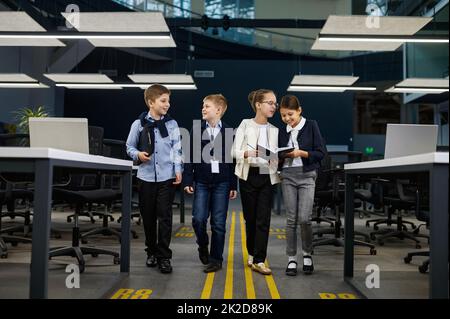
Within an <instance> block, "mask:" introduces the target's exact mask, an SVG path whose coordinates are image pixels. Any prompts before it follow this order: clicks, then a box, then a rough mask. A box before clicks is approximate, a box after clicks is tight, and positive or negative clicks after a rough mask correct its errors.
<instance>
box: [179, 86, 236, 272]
mask: <svg viewBox="0 0 450 319" xmlns="http://www.w3.org/2000/svg"><path fill="white" fill-rule="evenodd" d="M226 109H227V100H226V99H225V97H224V96H223V95H221V94H213V95H208V96H207V97H205V98H204V99H203V107H202V121H194V127H193V130H192V131H191V152H190V160H189V161H187V162H189V163H186V164H185V167H184V168H185V169H184V173H183V185H184V190H185V191H186V192H187V193H188V194H194V202H193V204H192V226H193V228H194V231H195V235H196V237H197V244H198V253H199V258H200V261H201V262H202V263H203V264H204V265H206V267H205V268H204V270H203V271H204V272H205V273H209V272H216V271H218V270H220V269H221V268H222V261H223V250H224V246H225V224H226V220H227V211H228V201H229V199H235V198H236V194H237V192H236V189H237V178H236V176H235V175H234V164H233V161H232V158H231V156H230V155H229V154H230V150H231V144H232V138H233V129H232V128H230V127H229V126H227V125H226V124H225V123H224V122H222V121H221V118H222V116H223V114H224V113H225V111H226ZM227 129H228V131H227ZM226 132H227V133H229V134H226ZM226 135H227V136H228V137H230V138H231V142H230V143H229V144H230V145H227V144H228V143H226V138H225V136H226ZM196 138H197V139H200V140H194V139H196ZM227 148H229V149H227ZM209 216H211V219H210V223H211V232H212V235H211V247H210V249H208V245H209V238H208V234H207V232H206V229H207V222H208V217H209Z"/></svg>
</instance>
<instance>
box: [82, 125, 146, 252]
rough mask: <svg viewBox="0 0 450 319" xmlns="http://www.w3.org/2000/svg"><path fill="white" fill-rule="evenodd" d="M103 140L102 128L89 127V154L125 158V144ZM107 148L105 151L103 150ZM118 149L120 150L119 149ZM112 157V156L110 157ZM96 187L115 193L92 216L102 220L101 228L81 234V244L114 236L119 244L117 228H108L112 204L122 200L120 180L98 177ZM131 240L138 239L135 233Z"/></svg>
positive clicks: (133, 232)
mask: <svg viewBox="0 0 450 319" xmlns="http://www.w3.org/2000/svg"><path fill="white" fill-rule="evenodd" d="M106 141H107V142H106V145H105V139H103V128H102V127H97V126H89V153H90V154H95V155H103V156H108V157H115V158H119V159H124V157H125V156H126V152H125V142H123V141H117V140H106ZM106 147H108V148H107V149H105V148H106ZM119 148H120V149H119ZM111 155H113V156H111ZM97 187H101V188H103V189H108V190H109V191H112V192H114V193H115V197H114V198H113V199H112V200H111V201H109V202H108V203H107V205H105V210H104V212H103V213H101V212H98V211H97V212H95V213H94V214H97V215H99V216H100V217H101V218H102V226H101V227H95V228H91V229H88V230H86V232H83V233H82V234H81V242H82V243H83V244H86V243H87V238H89V237H92V236H95V235H103V236H114V237H116V238H117V239H118V240H119V242H120V240H121V229H120V228H119V227H112V226H109V223H108V222H109V221H114V217H113V216H112V215H111V212H112V205H113V204H114V202H121V200H122V183H121V178H117V176H115V175H111V174H109V175H103V176H101V177H100V176H99V183H97ZM130 232H131V235H132V236H133V238H135V239H136V238H138V235H137V233H136V231H134V230H132V229H131V230H130Z"/></svg>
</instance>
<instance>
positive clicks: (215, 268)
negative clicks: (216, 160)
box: [203, 263, 222, 273]
mask: <svg viewBox="0 0 450 319" xmlns="http://www.w3.org/2000/svg"><path fill="white" fill-rule="evenodd" d="M220 269H222V264H219V263H209V264H208V266H206V268H205V269H203V272H205V273H209V272H216V271H218V270H220Z"/></svg>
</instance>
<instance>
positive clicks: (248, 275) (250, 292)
mask: <svg viewBox="0 0 450 319" xmlns="http://www.w3.org/2000/svg"><path fill="white" fill-rule="evenodd" d="M239 220H240V225H241V240H242V258H243V260H244V275H245V288H246V291H247V299H255V298H256V294H255V286H254V285H253V274H252V269H251V268H250V267H248V266H247V259H248V251H247V236H246V233H245V223H244V215H243V214H242V212H241V213H240V214H239Z"/></svg>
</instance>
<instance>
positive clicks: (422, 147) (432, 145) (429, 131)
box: [384, 124, 438, 158]
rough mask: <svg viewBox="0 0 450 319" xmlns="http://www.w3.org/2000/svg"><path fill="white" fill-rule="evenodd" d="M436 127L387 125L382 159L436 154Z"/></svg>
mask: <svg viewBox="0 0 450 319" xmlns="http://www.w3.org/2000/svg"><path fill="white" fill-rule="evenodd" d="M437 136H438V126H437V125H420V124H388V125H387V130H386V144H385V148H384V158H394V157H401V156H408V155H416V154H424V153H432V152H436V145H437Z"/></svg>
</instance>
